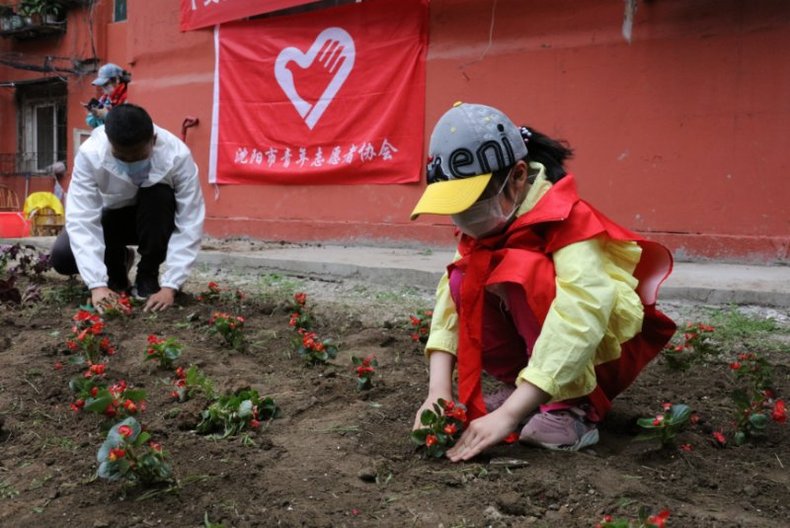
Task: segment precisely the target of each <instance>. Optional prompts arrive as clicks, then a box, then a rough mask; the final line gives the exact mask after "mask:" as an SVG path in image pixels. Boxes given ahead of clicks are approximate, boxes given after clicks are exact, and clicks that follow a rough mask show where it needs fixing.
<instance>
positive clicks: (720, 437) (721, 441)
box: [713, 431, 727, 446]
mask: <svg viewBox="0 0 790 528" xmlns="http://www.w3.org/2000/svg"><path fill="white" fill-rule="evenodd" d="M713 439H714V440H716V443H717V444H718V445H720V446H723V445H725V444H726V443H727V438H726V437H725V436H724V433H722V432H721V431H713Z"/></svg>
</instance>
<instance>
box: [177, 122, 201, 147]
mask: <svg viewBox="0 0 790 528" xmlns="http://www.w3.org/2000/svg"><path fill="white" fill-rule="evenodd" d="M198 124H200V119H198V118H197V117H194V116H186V117H185V118H184V122H183V123H181V141H183V142H184V143H186V141H187V128H192V127H194V126H197V125H198Z"/></svg>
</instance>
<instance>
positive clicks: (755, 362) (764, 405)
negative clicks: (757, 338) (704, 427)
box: [730, 352, 787, 445]
mask: <svg viewBox="0 0 790 528" xmlns="http://www.w3.org/2000/svg"><path fill="white" fill-rule="evenodd" d="M730 371H731V372H732V373H733V376H734V377H735V381H736V383H738V384H739V386H738V387H737V388H735V389H734V390H733V391H732V393H731V397H732V400H733V402H735V408H736V410H735V434H734V435H733V440H734V441H735V445H743V444H744V443H746V441H747V440H748V439H749V438H753V437H758V436H765V434H766V430H767V428H768V424H769V423H770V422H771V420H773V421H775V422H777V423H785V421H786V420H787V417H786V413H785V403H784V401H783V400H781V399H778V398H777V397H776V393H775V392H774V390H773V388H772V386H771V375H772V369H771V366H770V364H769V363H768V361H767V360H766V359H765V358H763V357H762V356H760V355H758V354H756V353H754V352H748V353H743V354H738V356H737V360H736V361H733V362H732V363H730Z"/></svg>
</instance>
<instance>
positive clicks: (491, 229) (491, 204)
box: [451, 174, 516, 238]
mask: <svg viewBox="0 0 790 528" xmlns="http://www.w3.org/2000/svg"><path fill="white" fill-rule="evenodd" d="M509 179H510V175H509V174H508V176H507V178H505V181H504V183H502V187H500V188H499V191H497V193H496V194H495V195H494V196H492V197H491V198H486V199H484V200H480V201H478V202H476V203H475V204H474V205H472V207H470V208H469V209H467V210H466V211H463V212H461V213H458V214H454V215H452V216H451V218H452V220H453V223H454V224H455V225H456V226H457V227H458V229H460V230H461V231H462V232H463V233H464V234H466V235H469V236H470V237H472V238H485V237H486V236H488V235H493V234H496V233H498V232H500V231H501V230H502V229H504V228H505V226H507V224H508V223H509V222H510V219H511V218H513V215H514V214H516V204H513V209H511V210H510V212H509V213H507V214H505V213H504V212H503V211H502V205H501V204H500V203H499V197H500V195H501V194H502V192H503V191H504V190H505V186H506V185H507V182H508V180H509Z"/></svg>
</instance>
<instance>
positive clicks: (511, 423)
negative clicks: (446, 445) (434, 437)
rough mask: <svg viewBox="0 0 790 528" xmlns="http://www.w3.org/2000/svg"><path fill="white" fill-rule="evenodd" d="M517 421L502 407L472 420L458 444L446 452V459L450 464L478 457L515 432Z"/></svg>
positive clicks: (516, 418) (515, 417)
mask: <svg viewBox="0 0 790 528" xmlns="http://www.w3.org/2000/svg"><path fill="white" fill-rule="evenodd" d="M518 421H519V420H518V417H517V416H513V415H511V414H509V413H508V412H507V410H503V409H502V407H500V408H499V409H497V410H496V411H494V412H492V413H491V414H486V415H485V416H481V417H480V418H478V419H476V420H472V422H471V423H470V424H469V426H468V427H467V428H466V431H464V433H463V434H462V435H461V438H459V439H458V443H456V444H455V445H454V446H453V447H452V448H450V449H449V450H448V451H447V458H449V459H450V460H451V461H452V462H458V461H460V460H469V459H470V458H473V457H475V456H477V455H479V454H480V453H482V452H483V451H484V450H485V449H487V448H489V447H491V446H492V445H496V444H498V443H499V442H501V441H502V440H504V439H505V437H506V436H507V435H509V434H510V433H512V432H513V431H515V430H516V428H517V427H518Z"/></svg>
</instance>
